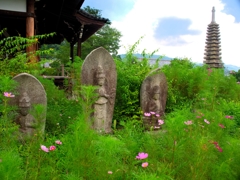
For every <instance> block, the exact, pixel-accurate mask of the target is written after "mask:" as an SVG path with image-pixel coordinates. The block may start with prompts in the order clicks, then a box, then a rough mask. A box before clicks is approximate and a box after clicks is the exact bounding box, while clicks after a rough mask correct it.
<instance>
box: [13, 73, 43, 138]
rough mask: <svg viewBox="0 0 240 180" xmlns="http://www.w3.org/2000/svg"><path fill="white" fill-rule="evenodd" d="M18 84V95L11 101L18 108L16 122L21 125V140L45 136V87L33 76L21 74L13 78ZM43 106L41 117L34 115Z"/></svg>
mask: <svg viewBox="0 0 240 180" xmlns="http://www.w3.org/2000/svg"><path fill="white" fill-rule="evenodd" d="M13 80H15V81H16V82H17V83H18V86H17V89H16V90H17V94H16V96H15V97H14V98H11V99H10V101H9V104H10V105H13V106H17V107H18V111H17V116H16V119H15V122H16V123H17V124H18V125H19V131H20V132H21V135H20V136H21V137H20V139H22V140H24V139H25V138H27V137H31V136H33V135H34V134H38V135H39V134H41V135H43V133H44V129H45V123H46V111H47V97H46V92H45V90H44V87H43V86H42V84H41V83H40V82H39V80H38V79H37V78H35V77H34V76H32V75H31V74H27V73H21V74H18V75H17V76H15V77H14V78H13ZM40 106H41V110H42V112H41V117H34V116H35V114H32V112H33V111H34V109H35V108H36V107H40Z"/></svg>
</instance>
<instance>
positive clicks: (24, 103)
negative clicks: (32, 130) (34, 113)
mask: <svg viewBox="0 0 240 180" xmlns="http://www.w3.org/2000/svg"><path fill="white" fill-rule="evenodd" d="M18 106H19V109H20V114H21V115H23V116H26V115H28V113H29V109H30V107H31V102H30V98H29V96H28V94H27V93H26V92H24V93H23V94H22V95H21V96H20V98H19V104H18Z"/></svg>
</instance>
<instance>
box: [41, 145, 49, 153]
mask: <svg viewBox="0 0 240 180" xmlns="http://www.w3.org/2000/svg"><path fill="white" fill-rule="evenodd" d="M41 149H42V150H43V151H44V152H49V149H48V148H47V147H46V146H44V145H41Z"/></svg>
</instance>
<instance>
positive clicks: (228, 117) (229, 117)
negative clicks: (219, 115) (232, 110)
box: [225, 115, 233, 119]
mask: <svg viewBox="0 0 240 180" xmlns="http://www.w3.org/2000/svg"><path fill="white" fill-rule="evenodd" d="M225 117H226V118H227V119H232V118H233V117H232V116H229V115H227V116H225Z"/></svg>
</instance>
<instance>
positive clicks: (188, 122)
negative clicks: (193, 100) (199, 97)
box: [184, 120, 193, 125]
mask: <svg viewBox="0 0 240 180" xmlns="http://www.w3.org/2000/svg"><path fill="white" fill-rule="evenodd" d="M192 123H193V122H192V120H188V121H185V122H184V124H186V125H191V124H192Z"/></svg>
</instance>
